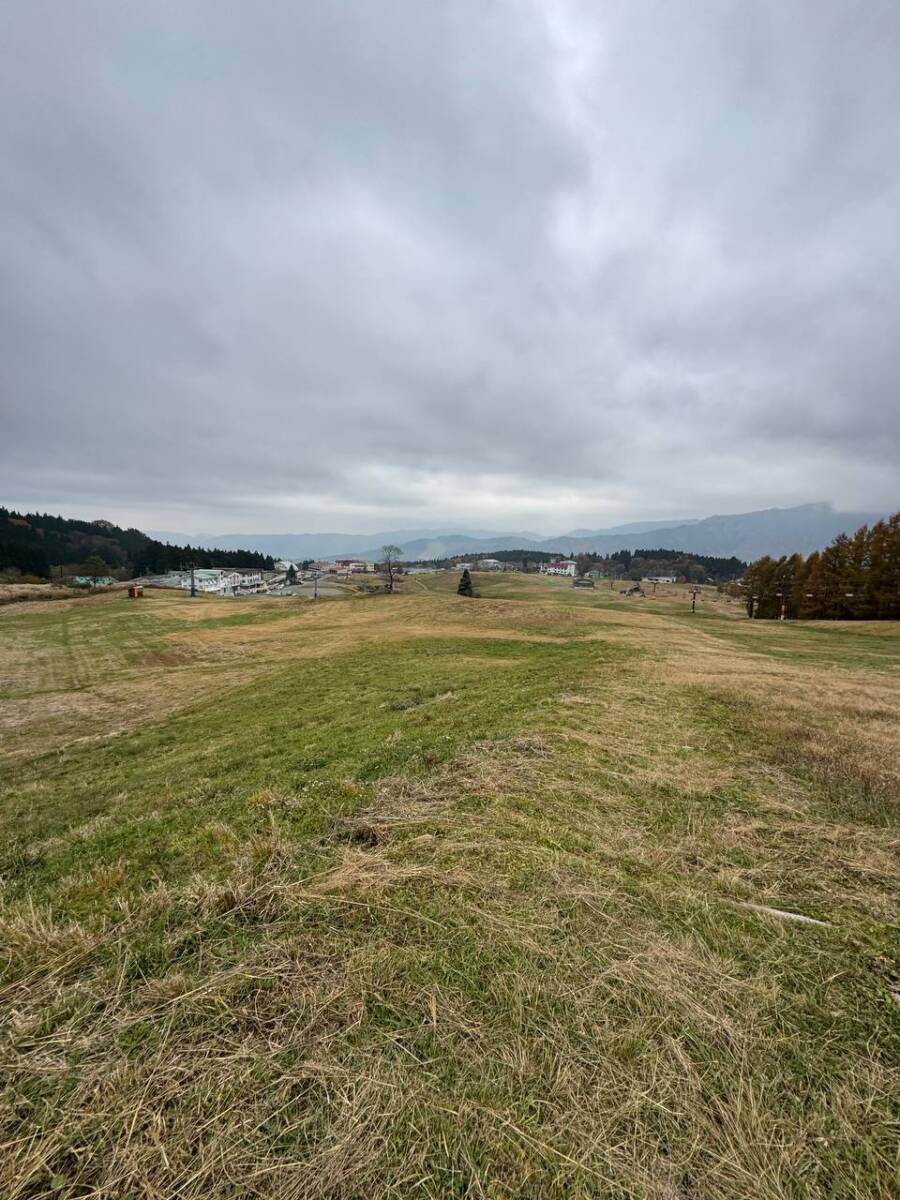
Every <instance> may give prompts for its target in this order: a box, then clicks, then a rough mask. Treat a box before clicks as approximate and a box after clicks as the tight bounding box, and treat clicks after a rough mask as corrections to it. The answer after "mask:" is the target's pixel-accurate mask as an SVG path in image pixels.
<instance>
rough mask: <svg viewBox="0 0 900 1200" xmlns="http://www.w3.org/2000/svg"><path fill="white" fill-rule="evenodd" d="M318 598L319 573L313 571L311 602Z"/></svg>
mask: <svg viewBox="0 0 900 1200" xmlns="http://www.w3.org/2000/svg"><path fill="white" fill-rule="evenodd" d="M318 598H319V572H318V571H313V600H318Z"/></svg>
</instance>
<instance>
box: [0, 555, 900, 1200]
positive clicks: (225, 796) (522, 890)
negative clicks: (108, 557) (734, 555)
mask: <svg viewBox="0 0 900 1200" xmlns="http://www.w3.org/2000/svg"><path fill="white" fill-rule="evenodd" d="M455 586H456V577H455V576H443V575H438V576H433V577H418V578H415V579H409V580H407V581H405V582H404V584H403V592H402V594H399V595H395V596H386V595H373V596H368V597H358V598H351V599H344V600H326V601H320V602H319V603H318V604H313V603H311V602H309V601H306V600H286V599H268V600H267V599H257V600H247V601H233V600H221V599H214V598H198V599H195V600H191V599H189V598H188V597H186V596H184V595H181V594H171V593H156V594H148V596H147V597H145V598H144V599H143V600H141V601H137V602H130V601H127V600H125V599H123V598H122V597H121V596H101V597H96V598H92V599H85V600H76V601H60V602H57V603H53V604H41V603H34V604H28V603H25V604H15V605H9V606H7V607H6V608H3V609H2V610H0V689H2V690H0V739H2V755H0V779H2V784H0V831H2V851H0V943H2V945H0V950H2V955H0V1004H2V1006H3V1009H2V1012H3V1021H2V1039H0V1196H2V1197H3V1198H4V1200H7V1198H8V1200H19V1198H23V1200H24V1198H26V1197H27V1198H28V1200H37V1198H38V1197H48V1198H51V1197H52V1198H55V1200H75V1198H79V1200H86V1198H87V1197H103V1198H107V1197H108V1198H111V1200H126V1198H132V1200H136V1198H138V1197H140V1198H141V1200H145V1198H146V1200H150V1198H160V1200H161V1198H166V1200H168V1198H170V1197H171V1198H173V1200H174V1198H175V1197H178V1198H180V1200H192V1198H195V1200H200V1198H204V1200H209V1198H215V1200H219V1198H225V1197H227V1198H234V1200H237V1198H238V1197H240V1198H244V1197H278V1198H279V1200H288V1198H290V1200H305V1198H307V1197H309V1198H326V1197H328V1198H330V1197H335V1198H340V1200H351V1198H352V1200H378V1198H382V1197H435V1198H443V1197H458V1198H463V1197H465V1198H467V1200H468V1198H484V1200H513V1198H520V1197H521V1198H526V1197H527V1198H534V1200H554V1198H561V1200H562V1198H564V1200H581V1198H586V1197H604V1198H619V1197H622V1198H625V1197H635V1198H638V1197H640V1198H644V1197H646V1198H656V1200H699V1198H704V1200H705V1198H708V1197H709V1198H713V1197H715V1198H722V1200H724V1198H729V1200H731V1198H735V1200H736V1198H738V1197H740V1198H742V1200H743V1198H746V1197H767V1198H768V1197H771V1198H773V1200H774V1198H788V1197H791V1198H797V1200H800V1198H805V1197H830V1198H834V1200H845V1198H846V1200H857V1198H861V1197H885V1198H887V1197H893V1196H895V1195H896V1194H897V1191H896V1189H897V1187H898V1183H900V1179H898V1174H897V1171H898V1159H897V1145H898V1140H897V1133H898V1128H897V1122H896V1116H897V1103H896V1100H897V1096H898V1083H900V1072H898V1066H900V982H898V961H897V951H898V941H897V936H896V935H897V927H896V923H895V922H896V915H897V914H896V908H897V897H898V862H897V852H898V846H900V841H898V833H897V827H898V797H900V735H898V727H900V704H898V692H900V678H898V664H900V653H898V651H900V627H898V626H897V625H891V624H887V623H883V624H879V625H875V624H872V625H864V624H857V625H850V624H837V623H829V624H824V623H823V624H822V625H816V626H814V625H802V624H795V623H785V624H779V623H770V622H749V621H747V620H746V619H743V617H742V614H741V613H740V610H739V608H738V607H737V606H736V605H733V604H729V603H727V602H726V601H724V600H720V599H717V598H716V597H714V596H713V595H711V594H706V595H705V596H704V598H703V599H702V600H701V602H700V603H699V605H698V612H697V613H696V614H695V615H691V613H690V611H689V603H688V601H687V598H686V595H685V593H684V592H683V591H681V590H679V589H675V588H667V589H660V593H659V594H658V595H657V596H656V597H648V598H647V599H646V600H626V599H624V598H622V597H620V596H619V594H618V592H617V591H616V590H613V591H609V590H607V589H606V588H605V587H604V586H602V585H601V587H599V588H598V590H597V591H596V592H574V591H573V590H572V589H571V587H569V586H568V585H567V584H566V583H565V582H563V581H556V580H548V579H543V578H539V577H531V576H529V577H525V576H519V575H501V576H493V577H492V576H477V577H476V587H477V589H478V590H479V592H480V593H481V596H480V598H479V599H477V600H465V599H462V598H459V597H457V596H456V595H455V594H454V590H455ZM773 910H774V911H773ZM785 914H790V915H785ZM800 916H802V917H806V918H811V920H809V921H800V920H797V919H793V918H795V917H800Z"/></svg>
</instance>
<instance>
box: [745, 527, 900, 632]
mask: <svg viewBox="0 0 900 1200" xmlns="http://www.w3.org/2000/svg"><path fill="white" fill-rule="evenodd" d="M739 590H740V594H741V595H743V596H744V597H745V598H746V604H747V612H748V614H749V615H750V616H751V617H760V618H763V619H770V620H772V619H776V618H778V617H781V616H784V617H789V618H790V617H796V618H797V619H799V620H806V621H815V620H840V621H889V620H897V619H900V512H897V513H894V515H893V516H892V517H890V518H888V519H887V520H885V521H879V522H878V523H877V524H876V525H872V526H871V527H869V526H868V525H863V526H861V527H860V528H859V529H857V531H856V533H854V534H852V535H848V534H846V533H841V534H839V535H838V536H837V537H836V538H835V539H834V541H833V542H832V543H831V545H830V546H827V547H826V548H825V549H824V550H822V551H818V550H817V551H815V552H814V553H812V554H810V555H809V557H808V558H804V557H803V555H802V554H792V555H790V556H786V557H782V558H778V559H774V558H770V557H769V556H768V555H767V556H766V557H764V558H760V559H757V561H756V562H754V563H751V564H750V566H749V567H748V568H747V570H746V571H745V572H744V575H743V580H742V587H741V588H740V589H739Z"/></svg>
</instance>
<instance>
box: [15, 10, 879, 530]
mask: <svg viewBox="0 0 900 1200" xmlns="http://www.w3.org/2000/svg"><path fill="white" fill-rule="evenodd" d="M898 61H900V4H898V3H897V0H881V2H879V0H858V2H854V0H752V2H751V0H740V2H734V3H732V2H730V0H683V2H679V0H584V3H580V2H579V0H443V2H441V3H425V2H423V0H377V2H373V0H252V3H251V2H250V0H242V2H237V0H153V3H149V4H148V3H146V2H145V0H103V2H97V0H71V2H68V3H60V0H18V2H16V0H9V2H6V3H3V4H2V6H0V66H2V69H0V161H2V164H3V167H2V171H0V502H5V503H7V504H12V505H15V506H18V507H30V508H39V509H41V510H45V509H49V510H52V511H61V512H65V513H67V514H69V515H79V516H84V517H101V516H102V517H108V518H110V519H113V520H118V521H121V522H124V523H134V524H137V525H140V526H143V527H149V528H160V527H162V528H168V529H174V530H185V531H187V532H195V531H197V530H212V531H219V532H225V531H248V530H266V531H289V530H295V531H303V530H309V531H315V530H323V529H352V530H374V529H379V528H385V527H390V526H392V525H398V524H400V525H402V526H404V527H412V526H419V525H422V526H426V525H434V524H439V525H447V524H448V523H449V524H451V525H452V524H453V523H458V524H459V525H468V526H473V525H485V526H489V527H491V528H495V529H497V528H521V527H529V528H536V529H538V530H540V531H546V532H552V531H554V530H559V529H561V528H568V527H571V526H572V525H575V524H578V525H589V526H600V525H605V524H610V523H614V522H618V521H624V520H629V519H640V518H644V517H657V516H667V517H668V516H691V515H697V516H699V515H705V514H708V513H712V512H736V511H742V510H746V509H750V508H761V507H768V506H770V505H775V504H795V503H801V502H804V501H807V500H818V499H828V500H832V501H834V502H835V503H836V504H837V505H839V506H840V507H843V508H850V509H873V508H876V509H877V508H888V507H891V506H893V507H896V505H897V502H898V495H900V488H898V486H897V480H898V476H900V470H898V468H900V403H898V382H900V365H898V364H900V355H898V347H900V342H898V336H897V334H898V325H900V322H898V311H900V217H898V214H900V71H898V65H897V64H898Z"/></svg>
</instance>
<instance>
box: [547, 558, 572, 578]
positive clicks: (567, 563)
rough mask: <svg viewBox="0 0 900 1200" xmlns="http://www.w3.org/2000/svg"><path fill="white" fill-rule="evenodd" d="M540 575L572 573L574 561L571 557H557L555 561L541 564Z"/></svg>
mask: <svg viewBox="0 0 900 1200" xmlns="http://www.w3.org/2000/svg"><path fill="white" fill-rule="evenodd" d="M541 574H542V575H574V574H575V563H574V562H573V561H572V559H571V558H563V559H559V560H558V561H557V562H548V563H542V564H541Z"/></svg>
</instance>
